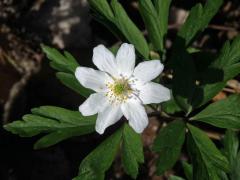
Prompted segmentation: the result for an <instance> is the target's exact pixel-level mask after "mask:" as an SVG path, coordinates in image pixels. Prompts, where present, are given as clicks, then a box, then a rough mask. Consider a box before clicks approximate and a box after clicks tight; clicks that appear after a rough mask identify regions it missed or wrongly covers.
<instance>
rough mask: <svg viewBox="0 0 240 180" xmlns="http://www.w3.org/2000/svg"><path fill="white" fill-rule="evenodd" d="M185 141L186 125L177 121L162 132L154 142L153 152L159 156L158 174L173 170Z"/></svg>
mask: <svg viewBox="0 0 240 180" xmlns="http://www.w3.org/2000/svg"><path fill="white" fill-rule="evenodd" d="M184 140H185V123H184V122H183V121H182V120H175V121H173V122H171V123H169V124H168V125H167V126H166V127H164V128H163V129H161V130H160V132H159V134H158V136H157V138H156V139H155V141H154V145H153V151H155V152H157V153H158V154H159V159H158V161H157V174H159V175H161V174H163V173H164V172H165V171H166V170H168V169H170V168H172V167H173V166H174V164H175V163H176V161H177V160H178V158H179V156H180V153H181V149H182V145H183V143H184Z"/></svg>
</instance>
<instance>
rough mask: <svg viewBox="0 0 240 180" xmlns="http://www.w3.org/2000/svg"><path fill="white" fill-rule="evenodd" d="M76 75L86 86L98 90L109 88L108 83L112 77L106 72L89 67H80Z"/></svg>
mask: <svg viewBox="0 0 240 180" xmlns="http://www.w3.org/2000/svg"><path fill="white" fill-rule="evenodd" d="M75 76H76V78H77V79H78V81H79V82H80V83H81V84H82V85H83V86H84V87H86V88H89V89H92V90H94V91H96V92H103V91H105V90H106V88H107V87H106V83H107V82H109V81H111V78H110V77H109V76H108V75H107V74H106V73H104V72H102V71H97V70H94V69H92V68H87V67H78V68H77V69H76V71H75Z"/></svg>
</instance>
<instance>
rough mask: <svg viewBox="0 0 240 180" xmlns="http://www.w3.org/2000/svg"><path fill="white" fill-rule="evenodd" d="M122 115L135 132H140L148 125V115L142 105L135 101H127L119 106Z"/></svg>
mask: <svg viewBox="0 0 240 180" xmlns="http://www.w3.org/2000/svg"><path fill="white" fill-rule="evenodd" d="M121 109H122V112H123V115H124V116H125V117H126V118H127V119H128V120H129V125H130V126H131V127H132V128H133V129H134V130H135V131H136V132H137V133H142V132H143V130H144V129H145V128H146V127H147V125H148V117H147V113H146V111H145V109H144V107H143V106H142V105H141V104H140V103H137V102H134V101H129V102H127V103H124V104H122V106H121Z"/></svg>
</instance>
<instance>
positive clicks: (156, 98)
mask: <svg viewBox="0 0 240 180" xmlns="http://www.w3.org/2000/svg"><path fill="white" fill-rule="evenodd" d="M139 98H140V99H141V100H142V102H143V104H151V103H160V102H163V101H168V100H169V99H170V90H169V89H168V88H166V87H164V86H162V85H161V84H158V83H154V82H148V83H146V84H145V85H143V86H142V87H141V89H140V93H139Z"/></svg>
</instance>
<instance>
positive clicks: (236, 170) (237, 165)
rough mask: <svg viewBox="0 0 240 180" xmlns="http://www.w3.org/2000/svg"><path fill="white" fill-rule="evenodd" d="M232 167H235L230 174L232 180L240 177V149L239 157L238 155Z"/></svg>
mask: <svg viewBox="0 0 240 180" xmlns="http://www.w3.org/2000/svg"><path fill="white" fill-rule="evenodd" d="M232 167H233V169H232V171H231V174H230V178H231V180H237V179H240V171H239V169H240V151H239V152H238V154H237V157H236V159H235V161H234V163H233V166H232Z"/></svg>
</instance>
